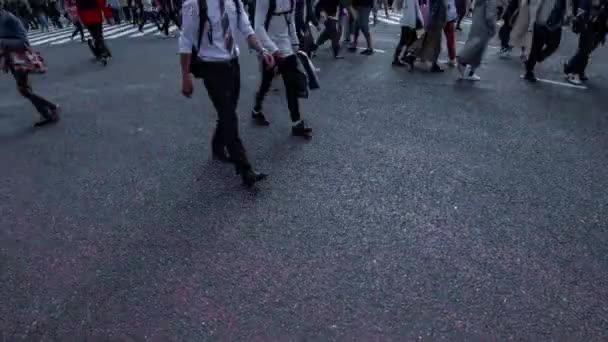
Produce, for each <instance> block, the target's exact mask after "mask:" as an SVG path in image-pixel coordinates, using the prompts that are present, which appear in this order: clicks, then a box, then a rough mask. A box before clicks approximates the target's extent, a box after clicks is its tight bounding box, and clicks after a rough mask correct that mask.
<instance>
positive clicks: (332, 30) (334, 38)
mask: <svg viewBox="0 0 608 342" xmlns="http://www.w3.org/2000/svg"><path fill="white" fill-rule="evenodd" d="M328 39H331V47H332V49H333V50H334V56H336V55H338V53H339V52H340V35H339V34H338V21H337V20H335V19H331V18H327V20H325V29H324V30H323V32H321V34H320V35H319V38H317V44H316V45H317V46H320V45H323V43H325V42H326V41H327V40H328Z"/></svg>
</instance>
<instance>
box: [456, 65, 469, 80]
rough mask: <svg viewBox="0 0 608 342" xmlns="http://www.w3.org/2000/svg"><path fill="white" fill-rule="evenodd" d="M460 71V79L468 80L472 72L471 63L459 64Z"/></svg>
mask: <svg viewBox="0 0 608 342" xmlns="http://www.w3.org/2000/svg"><path fill="white" fill-rule="evenodd" d="M458 71H460V79H461V80H466V79H467V77H468V76H469V75H470V74H471V66H470V65H468V64H467V65H466V66H465V65H462V64H458Z"/></svg>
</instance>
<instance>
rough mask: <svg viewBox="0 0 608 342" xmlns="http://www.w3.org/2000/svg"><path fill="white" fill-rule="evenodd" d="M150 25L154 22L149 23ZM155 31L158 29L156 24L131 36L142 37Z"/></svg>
mask: <svg viewBox="0 0 608 342" xmlns="http://www.w3.org/2000/svg"><path fill="white" fill-rule="evenodd" d="M149 25H154V24H149ZM144 27H145V26H144ZM154 31H158V28H156V26H154V27H150V28H149V29H146V30H144V32H139V33H136V34H132V35H130V36H129V38H135V37H141V36H143V35H146V34H148V33H151V32H154Z"/></svg>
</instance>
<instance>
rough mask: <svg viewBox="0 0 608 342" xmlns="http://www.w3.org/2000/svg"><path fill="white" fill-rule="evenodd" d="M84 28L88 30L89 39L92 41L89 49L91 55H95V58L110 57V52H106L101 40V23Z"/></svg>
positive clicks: (106, 48) (103, 42) (106, 49)
mask: <svg viewBox="0 0 608 342" xmlns="http://www.w3.org/2000/svg"><path fill="white" fill-rule="evenodd" d="M85 26H86V28H87V30H89V33H90V34H91V38H92V39H93V44H92V46H91V49H92V50H93V54H94V55H95V57H97V58H101V57H112V54H111V53H110V50H108V47H107V46H106V43H105V41H104V39H103V25H102V23H97V24H88V25H85Z"/></svg>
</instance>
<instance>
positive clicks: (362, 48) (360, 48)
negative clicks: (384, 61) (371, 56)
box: [357, 47, 386, 53]
mask: <svg viewBox="0 0 608 342" xmlns="http://www.w3.org/2000/svg"><path fill="white" fill-rule="evenodd" d="M357 49H359V50H365V49H366V48H364V47H357ZM374 52H380V53H386V51H384V50H380V49H374Z"/></svg>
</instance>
